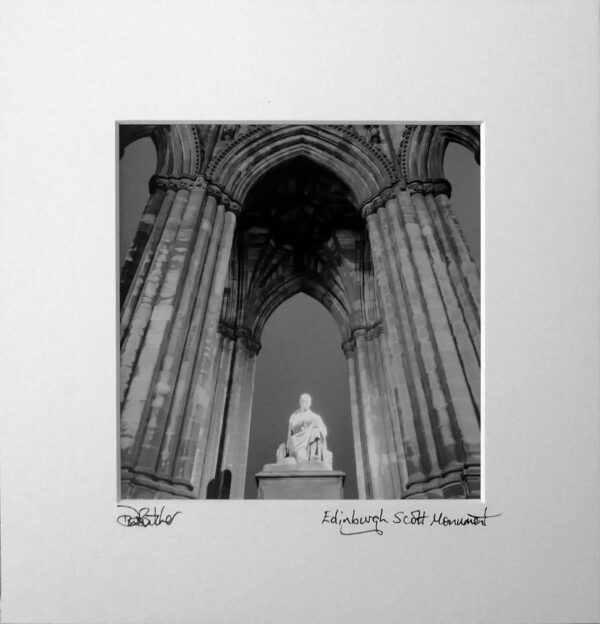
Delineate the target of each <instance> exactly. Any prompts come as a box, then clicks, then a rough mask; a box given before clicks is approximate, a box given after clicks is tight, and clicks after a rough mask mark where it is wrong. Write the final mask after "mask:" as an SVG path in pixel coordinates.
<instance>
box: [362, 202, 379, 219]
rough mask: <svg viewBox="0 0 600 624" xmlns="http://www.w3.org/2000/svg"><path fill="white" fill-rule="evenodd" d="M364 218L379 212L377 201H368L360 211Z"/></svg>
mask: <svg viewBox="0 0 600 624" xmlns="http://www.w3.org/2000/svg"><path fill="white" fill-rule="evenodd" d="M360 213H361V215H362V218H363V219H365V220H366V219H368V218H369V217H370V216H371V215H374V214H376V213H377V208H375V203H374V202H372V201H370V202H367V203H366V204H365V205H364V206H363V207H362V208H361V211H360Z"/></svg>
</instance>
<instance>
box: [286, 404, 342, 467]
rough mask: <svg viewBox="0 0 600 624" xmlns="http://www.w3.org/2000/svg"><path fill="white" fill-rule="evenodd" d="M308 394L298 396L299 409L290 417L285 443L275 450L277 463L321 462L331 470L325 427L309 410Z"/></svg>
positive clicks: (330, 454) (331, 461) (321, 420)
mask: <svg viewBox="0 0 600 624" xmlns="http://www.w3.org/2000/svg"><path fill="white" fill-rule="evenodd" d="M311 403H312V400H311V398H310V395H309V394H303V395H301V396H300V407H299V408H298V409H297V410H296V411H295V412H294V413H293V414H292V415H291V416H290V422H289V426H288V436H287V442H284V443H282V444H280V445H279V448H278V449H277V463H278V464H284V463H285V464H289V463H298V464H303V463H305V462H322V463H323V464H324V465H325V466H324V467H325V468H326V469H329V470H331V469H332V464H333V455H332V453H331V451H329V450H328V449H327V427H325V423H324V422H323V419H322V418H321V417H320V416H319V415H318V414H315V413H314V412H313V411H312V410H311V409H310V406H311Z"/></svg>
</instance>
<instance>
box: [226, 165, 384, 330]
mask: <svg viewBox="0 0 600 624" xmlns="http://www.w3.org/2000/svg"><path fill="white" fill-rule="evenodd" d="M355 202H356V200H355V196H354V194H353V192H352V190H351V189H350V188H349V187H348V186H347V185H346V184H345V183H344V182H343V181H342V180H340V179H339V178H338V177H337V176H336V175H335V174H334V173H333V172H332V171H330V170H328V169H327V168H326V167H323V166H321V165H318V164H316V163H315V161H313V160H311V159H309V158H307V157H304V156H300V157H296V158H292V159H286V160H285V161H284V162H282V163H280V164H277V165H275V166H273V167H272V168H271V169H270V170H269V171H268V172H267V173H265V174H263V176H262V177H261V178H260V179H259V180H257V182H256V183H255V184H254V186H253V187H252V188H251V189H250V190H249V192H248V193H247V195H246V200H245V202H244V205H243V209H242V213H241V215H240V218H239V220H238V225H237V232H236V239H235V242H234V248H233V253H232V257H231V263H230V271H229V282H228V285H227V288H226V291H225V304H224V308H223V314H222V323H224V324H225V325H228V326H237V327H244V328H247V329H248V330H250V332H251V334H252V336H253V337H254V339H255V340H257V341H260V336H261V333H262V329H263V327H264V325H265V323H266V321H267V319H268V318H269V316H270V315H271V314H272V313H273V312H274V311H275V310H276V309H277V307H278V306H279V305H281V304H282V303H283V302H284V301H285V300H287V299H288V298H290V297H292V296H294V295H296V294H297V293H300V292H303V293H305V294H307V295H309V296H311V297H313V298H314V299H316V300H317V301H319V302H320V303H322V304H323V305H324V306H325V308H326V309H327V310H329V311H330V313H331V314H332V316H333V317H334V319H335V320H336V323H337V324H338V327H339V328H340V332H341V334H342V336H343V338H344V340H346V339H347V338H349V337H350V335H351V332H352V329H353V328H354V327H357V326H365V325H367V324H372V323H374V322H375V321H376V320H377V319H376V318H373V317H374V315H376V314H377V310H365V309H364V307H362V308H361V306H357V305H356V304H355V302H357V301H360V300H361V297H360V292H361V289H362V288H364V287H365V281H368V280H369V273H368V265H369V262H368V260H367V259H368V258H369V255H370V254H369V251H368V248H367V242H366V240H367V239H366V235H365V226H364V220H363V219H362V218H361V217H360V215H359V213H358V211H357V209H356V203H355ZM365 269H367V270H366V271H365Z"/></svg>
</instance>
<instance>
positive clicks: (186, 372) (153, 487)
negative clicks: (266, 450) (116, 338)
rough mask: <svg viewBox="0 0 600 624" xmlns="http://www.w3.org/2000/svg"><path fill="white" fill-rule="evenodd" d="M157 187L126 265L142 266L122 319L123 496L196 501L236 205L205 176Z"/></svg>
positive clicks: (162, 182)
mask: <svg viewBox="0 0 600 624" xmlns="http://www.w3.org/2000/svg"><path fill="white" fill-rule="evenodd" d="M154 187H155V190H154V192H153V193H152V196H151V198H150V201H149V204H148V207H149V208H148V210H147V211H146V214H148V215H151V216H152V219H153V221H154V223H153V227H152V229H151V231H149V233H148V235H147V236H146V240H145V245H143V251H141V252H139V251H138V252H135V249H136V244H135V243H134V247H133V250H134V253H133V254H132V255H131V259H130V260H128V261H131V262H133V257H134V256H135V253H137V254H138V255H139V258H138V262H137V268H136V271H135V275H134V277H133V281H132V283H131V286H130V288H129V291H128V292H129V294H128V295H127V296H126V298H125V300H124V305H123V308H122V315H121V317H122V325H121V327H122V336H121V367H120V393H121V396H120V399H121V472H122V479H123V481H122V483H123V487H122V492H121V494H122V496H123V497H141V496H147V497H154V496H155V495H156V493H157V492H161V497H164V496H168V495H169V494H172V495H178V496H181V495H188V496H190V497H194V496H196V495H197V492H196V491H195V490H196V489H197V485H195V480H194V475H195V473H197V471H198V470H199V469H200V468H199V467H200V465H201V464H202V462H203V461H204V457H205V450H206V445H207V442H208V439H209V430H210V417H211V411H212V407H213V405H212V404H213V394H212V392H211V390H212V385H213V380H214V378H215V376H216V374H217V372H218V365H217V364H216V363H217V361H218V360H217V354H218V353H219V341H218V340H217V336H218V332H217V326H218V321H219V313H220V306H221V301H222V297H223V290H224V287H225V281H226V277H227V269H228V262H229V255H230V250H231V245H232V240H233V235H234V230H235V223H236V216H237V214H238V213H239V206H238V205H237V204H235V203H233V202H231V201H229V199H228V198H227V197H226V196H225V195H223V194H222V193H221V192H220V190H219V189H218V188H217V187H215V186H213V185H210V184H207V182H206V180H205V179H203V178H202V177H201V176H200V177H198V178H197V179H195V180H189V179H166V178H162V179H157V180H155V181H154ZM147 221H148V223H149V222H150V218H148V219H147ZM144 223H145V221H144V219H142V228H141V230H142V231H141V232H140V233H138V235H137V236H136V241H138V242H140V245H139V248H141V247H142V244H141V241H142V240H143V238H144V236H145V234H144V231H143V229H144ZM196 482H197V480H196Z"/></svg>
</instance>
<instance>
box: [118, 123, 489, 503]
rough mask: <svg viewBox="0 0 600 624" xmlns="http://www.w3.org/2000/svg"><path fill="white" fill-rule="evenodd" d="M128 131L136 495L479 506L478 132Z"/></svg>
mask: <svg viewBox="0 0 600 624" xmlns="http://www.w3.org/2000/svg"><path fill="white" fill-rule="evenodd" d="M118 133H119V135H118V136H119V154H120V161H119V226H120V236H119V250H120V257H119V263H120V327H121V351H120V374H121V377H120V384H121V385H120V397H119V400H120V406H121V410H120V449H121V475H122V490H121V496H122V498H126V499H127V498H132V499H133V498H143V499H150V498H173V497H174V498H179V497H185V498H194V499H207V498H210V499H213V498H216V499H230V498H231V499H240V498H257V497H258V498H259V499H302V498H306V499H341V498H350V499H352V498H354V499H357V498H359V499H400V498H410V499H421V498H434V499H443V498H479V495H480V490H481V442H480V438H481V436H480V431H481V427H480V385H481V384H480V362H481V355H480V354H481V347H480V345H481V340H480V334H481V322H480V262H479V259H480V247H481V245H480V201H479V193H480V181H479V158H480V149H481V148H480V129H479V126H478V125H476V124H474V125H454V126H453V125H436V124H427V125H424V124H420V125H414V124H375V123H369V124H364V123H361V124H343V125H341V124H338V125H335V124H329V125H314V124H288V125H283V124H143V123H139V124H130V125H125V124H123V125H119V126H118ZM454 187H456V191H455V190H454ZM454 206H457V208H454ZM313 401H314V403H315V405H314V408H315V410H316V409H317V408H318V411H319V412H320V413H317V412H316V411H313V409H312V407H313V406H312V403H313ZM292 406H293V407H292ZM294 408H297V409H295V411H293V410H294Z"/></svg>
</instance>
